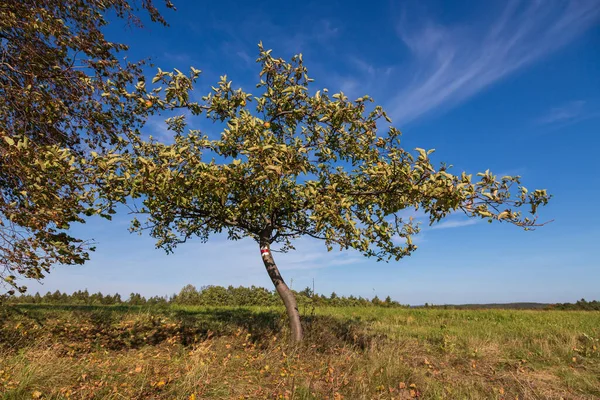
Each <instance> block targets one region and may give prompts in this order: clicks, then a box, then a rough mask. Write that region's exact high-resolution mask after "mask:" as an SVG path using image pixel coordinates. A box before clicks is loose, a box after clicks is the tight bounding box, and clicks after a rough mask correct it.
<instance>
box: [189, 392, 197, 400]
mask: <svg viewBox="0 0 600 400" xmlns="http://www.w3.org/2000/svg"><path fill="white" fill-rule="evenodd" d="M188 400H196V395H195V394H194V393H192V394H190V397H188Z"/></svg>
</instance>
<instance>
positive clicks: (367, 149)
mask: <svg viewBox="0 0 600 400" xmlns="http://www.w3.org/2000/svg"><path fill="white" fill-rule="evenodd" d="M259 51H260V54H259V57H258V59H257V62H258V63H259V64H260V66H261V71H260V75H259V76H260V78H259V82H258V84H257V85H256V87H257V89H259V91H260V92H259V93H258V95H256V96H253V95H252V94H250V93H247V92H245V91H243V90H242V89H241V88H240V89H234V88H233V85H232V82H231V81H230V80H228V79H227V77H226V76H222V77H221V80H220V81H219V82H218V84H217V85H216V86H215V87H213V88H212V91H211V92H210V93H208V94H207V95H205V96H204V97H202V99H201V101H194V97H193V96H192V95H191V91H192V90H193V89H194V84H195V81H196V80H197V78H198V77H199V75H200V71H199V70H197V69H195V68H191V71H190V73H189V75H186V74H184V73H182V72H181V71H179V70H175V71H174V72H165V71H162V70H159V71H158V74H157V75H156V76H155V77H154V79H153V80H152V83H153V84H159V85H160V86H159V87H154V88H149V87H147V86H146V84H145V83H144V82H141V83H140V84H139V85H138V87H137V89H138V92H137V94H138V96H139V97H140V98H146V99H147V101H148V103H149V104H150V112H155V113H160V112H175V111H176V112H179V111H181V112H182V114H181V115H175V116H171V117H170V118H168V119H167V120H166V123H167V126H168V128H169V130H170V131H171V132H172V133H173V140H172V141H167V142H161V141H158V140H156V139H153V138H152V137H150V138H149V140H145V138H144V137H143V136H141V135H137V136H133V137H132V139H131V141H124V143H125V144H126V145H125V146H124V147H123V148H122V149H121V151H114V152H107V153H106V154H105V159H107V160H110V161H111V163H110V165H109V164H108V163H106V162H105V163H103V168H105V169H106V171H107V172H106V175H105V177H104V178H103V181H104V182H105V183H106V187H107V189H108V193H106V194H104V196H107V197H108V198H111V199H114V200H119V199H120V200H123V201H124V200H125V199H126V198H128V197H131V198H133V199H135V198H140V199H141V206H140V207H135V206H134V209H135V211H134V212H137V213H139V214H144V215H146V216H147V217H148V218H147V220H146V221H145V223H141V222H140V221H139V220H137V219H134V220H133V222H132V226H131V229H132V230H133V231H137V232H140V233H141V232H142V231H144V230H148V231H149V232H150V235H151V236H152V237H154V238H156V239H157V242H156V246H157V247H162V248H164V249H165V250H166V251H167V252H172V251H173V250H174V248H175V247H176V246H177V245H178V244H180V243H183V242H186V241H187V240H188V239H190V238H192V237H199V238H200V239H201V240H202V241H207V240H208V238H209V237H210V236H211V235H213V234H219V233H223V232H224V233H226V234H227V237H228V238H229V239H231V240H238V239H241V238H243V237H251V238H253V239H254V240H255V241H256V242H257V244H258V245H259V246H260V249H261V256H262V257H263V262H264V264H265V267H266V269H267V272H268V274H269V277H270V278H271V280H272V282H273V284H274V285H275V288H276V289H277V291H278V293H279V295H280V297H281V298H282V300H283V301H284V303H285V305H286V309H287V311H288V316H289V318H290V326H291V327H292V335H293V336H294V337H295V339H296V340H300V339H301V337H302V331H301V326H300V321H299V315H298V310H297V304H296V300H295V299H294V296H293V295H292V294H291V292H290V289H289V288H288V287H287V285H286V284H285V282H284V280H283V278H282V276H281V274H280V272H279V269H278V267H277V265H276V263H275V261H274V260H273V258H272V256H271V246H273V245H275V246H277V247H278V250H280V251H284V252H285V251H288V250H291V249H294V247H293V241H294V239H296V238H299V237H302V236H308V237H312V238H316V239H320V240H323V241H324V243H325V245H326V246H327V249H328V250H332V249H333V248H334V247H338V248H339V249H340V250H343V249H350V248H352V249H356V250H358V251H360V252H361V253H363V254H364V255H365V256H367V257H374V258H376V259H377V260H378V261H379V260H390V259H393V260H399V259H401V258H402V257H405V256H408V255H410V254H411V253H412V252H413V251H414V250H415V249H416V248H417V246H416V245H415V244H414V243H413V241H412V237H413V235H414V234H416V233H417V232H418V231H419V228H418V225H417V223H416V222H415V221H414V220H413V219H412V218H405V216H404V214H403V212H404V211H406V210H408V211H410V210H415V209H417V210H419V209H420V210H422V211H423V212H424V214H425V215H427V216H428V217H429V221H430V223H431V224H433V223H436V222H438V221H440V220H441V219H442V218H444V217H446V216H448V215H450V214H451V213H453V212H462V213H464V214H466V215H467V216H469V217H476V218H484V219H486V220H488V221H489V222H492V221H501V222H507V223H510V224H513V225H516V226H519V227H522V228H524V229H526V230H527V229H531V228H533V227H535V226H537V225H538V224H537V222H536V218H537V217H536V215H537V210H538V208H539V207H540V206H542V205H545V204H547V202H548V200H549V198H550V196H549V195H548V194H547V193H546V191H545V190H535V191H533V192H529V191H528V190H527V189H526V188H525V187H522V186H520V178H519V177H511V176H504V177H501V178H497V177H496V176H495V175H493V174H492V173H491V172H490V171H485V172H483V173H479V174H477V178H475V179H473V177H472V175H469V174H467V173H465V172H462V173H459V174H457V175H454V174H452V173H451V172H450V166H448V165H446V164H441V165H440V166H439V167H437V168H436V167H435V166H434V165H433V163H432V160H431V158H430V155H431V153H432V151H433V150H428V151H427V150H424V149H420V148H417V149H416V150H415V154H413V153H411V152H409V151H406V150H404V149H403V148H402V147H401V141H400V136H401V134H400V131H399V130H398V129H396V128H394V127H393V126H390V127H388V128H387V129H381V128H380V127H378V124H379V125H381V124H382V120H385V121H387V122H391V121H390V120H389V118H388V117H387V115H386V113H385V112H384V110H383V109H382V108H381V107H380V106H372V105H371V104H370V103H371V102H372V99H371V98H370V97H369V96H363V97H361V98H358V99H356V100H350V99H349V98H348V97H347V96H346V95H344V93H341V92H340V93H336V94H333V95H330V94H329V91H328V90H327V89H322V90H317V91H316V92H312V91H311V89H309V85H310V83H311V82H312V81H313V80H312V79H311V78H310V77H309V76H308V70H307V68H306V67H305V66H304V62H303V59H302V55H297V56H294V57H292V60H291V62H286V61H284V60H283V59H279V58H274V57H273V56H272V55H271V51H270V50H265V49H264V48H263V46H262V44H260V45H259ZM252 103H255V104H252ZM197 116H204V117H206V118H208V119H209V120H211V121H213V122H215V123H216V126H219V125H221V126H224V129H223V130H222V132H221V133H220V135H215V134H214V133H211V134H209V135H207V134H205V133H203V132H201V131H200V130H197V129H188V128H189V127H190V126H193V125H194V124H195V117H197ZM161 136H163V137H164V136H165V135H161ZM515 186H516V188H515ZM515 189H516V190H515ZM515 192H516V193H515ZM521 209H526V212H528V213H530V214H531V216H524V215H523V212H522V211H521ZM257 247H258V246H257ZM377 301H379V300H377Z"/></svg>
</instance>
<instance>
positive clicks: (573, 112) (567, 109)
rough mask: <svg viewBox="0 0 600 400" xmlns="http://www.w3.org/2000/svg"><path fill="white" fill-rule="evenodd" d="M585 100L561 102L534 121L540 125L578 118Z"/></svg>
mask: <svg viewBox="0 0 600 400" xmlns="http://www.w3.org/2000/svg"><path fill="white" fill-rule="evenodd" d="M584 106H585V101H583V100H577V101H571V102H569V103H566V104H563V105H561V106H560V107H554V108H552V109H550V111H548V112H547V113H546V114H544V115H543V116H541V117H539V118H538V119H537V120H536V122H537V123H539V124H542V125H546V124H552V123H555V122H565V121H570V120H573V119H576V118H579V117H580V116H581V114H582V113H583V112H584Z"/></svg>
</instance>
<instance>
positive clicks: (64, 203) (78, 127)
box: [0, 0, 172, 294]
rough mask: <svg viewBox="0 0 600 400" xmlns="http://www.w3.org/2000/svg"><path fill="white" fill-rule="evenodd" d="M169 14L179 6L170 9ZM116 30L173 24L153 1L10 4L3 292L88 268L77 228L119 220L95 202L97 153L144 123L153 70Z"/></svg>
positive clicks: (1, 196)
mask: <svg viewBox="0 0 600 400" xmlns="http://www.w3.org/2000/svg"><path fill="white" fill-rule="evenodd" d="M166 5H167V7H172V5H171V3H170V2H166ZM107 15H112V18H111V21H112V22H113V23H114V22H121V23H123V24H129V25H131V26H134V27H136V26H137V27H141V25H142V19H143V18H147V19H150V20H151V21H155V22H158V23H160V24H166V23H165V21H164V19H163V18H162V17H161V15H160V14H159V12H158V10H157V8H156V7H155V6H154V5H153V2H152V0H141V1H130V0H78V1H64V0H45V1H37V0H19V1H2V2H0V287H4V288H6V289H7V290H8V293H9V294H12V293H14V292H16V291H21V292H23V291H25V289H26V288H25V286H22V285H21V284H20V283H18V282H19V281H18V278H20V277H25V278H33V279H41V278H42V277H43V276H44V274H45V273H46V272H48V271H49V269H50V267H51V266H52V265H53V264H56V263H62V264H81V263H83V262H84V261H85V260H86V259H88V257H89V253H88V252H89V250H91V247H90V246H89V243H87V242H84V241H83V240H82V239H79V238H75V237H73V236H72V235H71V234H70V232H69V228H70V227H71V225H72V224H73V223H74V222H83V217H84V216H85V215H86V214H88V215H89V214H97V213H99V214H102V215H103V216H105V217H109V216H110V215H109V214H108V210H109V209H110V205H107V204H104V205H102V203H105V202H104V201H103V200H99V199H97V198H95V197H94V192H93V191H92V190H91V188H93V187H94V186H95V185H96V184H98V183H101V182H99V181H98V174H97V171H96V169H95V164H94V163H92V162H91V161H92V160H93V159H94V154H96V152H101V151H103V150H102V149H105V148H109V147H111V146H112V145H113V144H115V143H117V138H118V137H119V136H123V135H125V133H126V132H128V131H130V130H131V129H134V127H135V126H138V125H140V124H141V122H142V121H143V119H144V118H145V115H146V106H145V105H144V104H143V101H140V99H139V98H138V97H137V96H136V95H135V93H134V92H135V89H134V87H133V85H135V84H136V83H137V81H138V78H139V77H140V76H142V65H143V63H131V62H128V61H126V60H125V59H124V58H123V57H124V55H125V52H126V51H127V49H128V47H127V45H125V44H122V43H115V42H112V41H109V40H108V39H107V38H106V37H105V35H104V30H105V27H106V25H107V24H108V19H107Z"/></svg>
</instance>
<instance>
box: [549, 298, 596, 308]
mask: <svg viewBox="0 0 600 400" xmlns="http://www.w3.org/2000/svg"><path fill="white" fill-rule="evenodd" d="M548 308H549V309H552V310H585V311H600V301H598V300H592V301H586V300H585V299H581V300H579V301H577V302H576V303H575V304H573V303H557V304H551V305H549V306H548Z"/></svg>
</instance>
